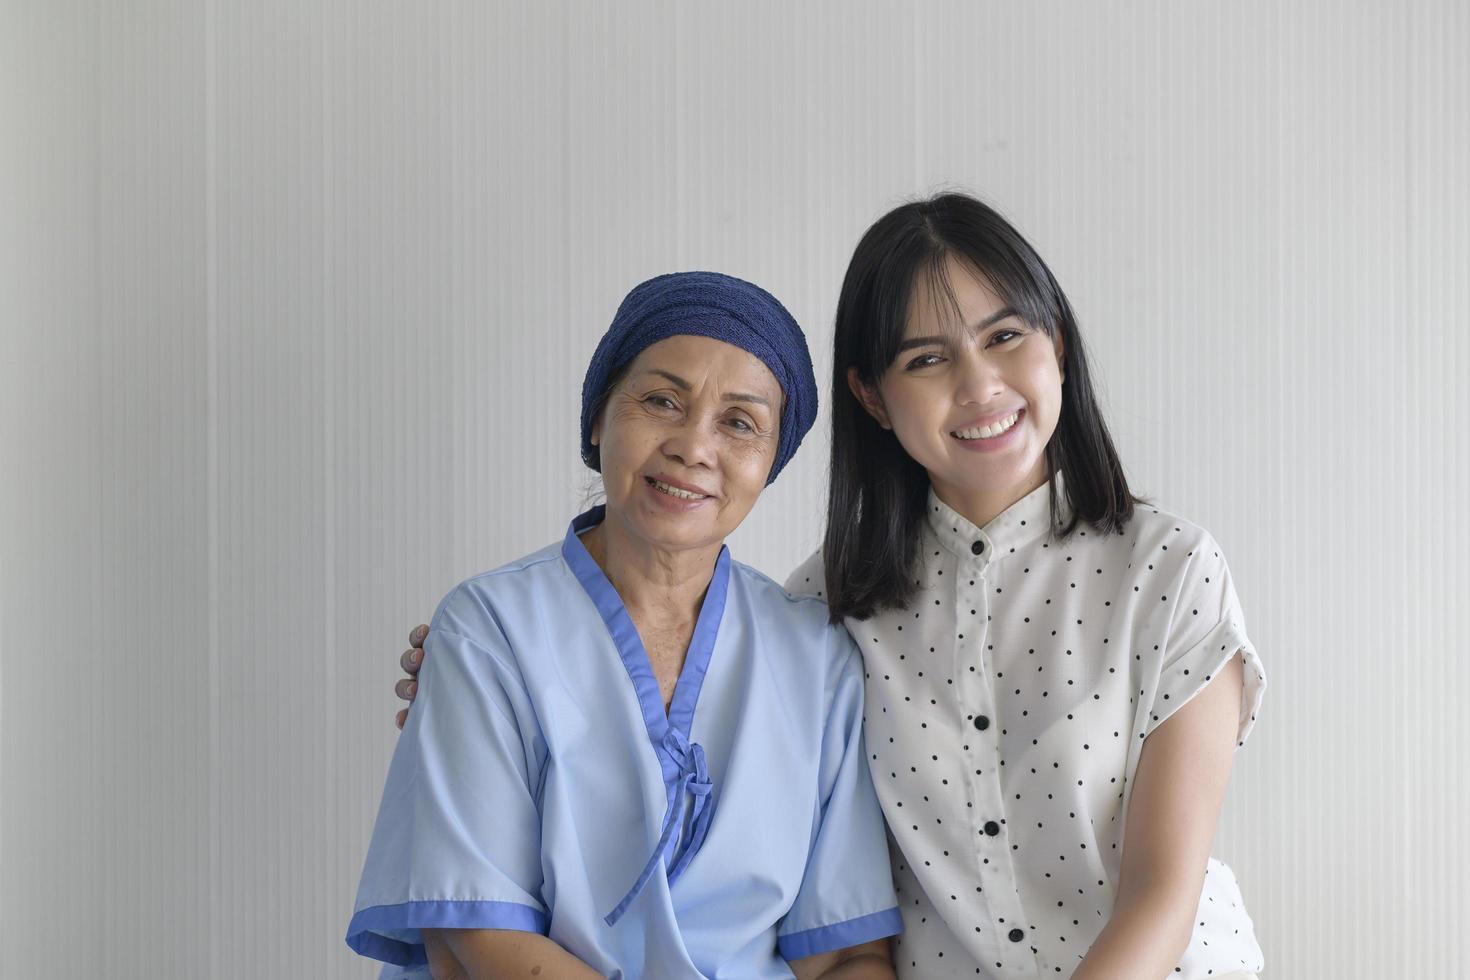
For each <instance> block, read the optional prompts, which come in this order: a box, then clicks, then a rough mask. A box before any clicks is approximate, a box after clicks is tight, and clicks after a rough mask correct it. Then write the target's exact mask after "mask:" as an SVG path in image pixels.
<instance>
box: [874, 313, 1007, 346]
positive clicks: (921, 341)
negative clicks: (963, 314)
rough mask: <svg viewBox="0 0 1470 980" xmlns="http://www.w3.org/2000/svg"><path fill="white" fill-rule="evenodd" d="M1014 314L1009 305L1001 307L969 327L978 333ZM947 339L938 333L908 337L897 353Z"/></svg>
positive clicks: (940, 342)
mask: <svg viewBox="0 0 1470 980" xmlns="http://www.w3.org/2000/svg"><path fill="white" fill-rule="evenodd" d="M1016 315H1017V314H1016V311H1015V310H1014V309H1012V308H1011V307H1009V306H1006V307H1002V308H1001V309H999V310H996V311H995V312H994V313H992V314H990V316H988V317H986V318H985V319H984V320H981V321H980V322H979V323H977V324H975V326H973V327H971V328H970V329H971V330H974V331H975V332H976V333H979V332H980V331H981V330H987V329H989V328H990V327H993V326H995V325H996V324H997V323H999V322H1000V321H1002V320H1006V319H1009V318H1011V317H1013V316H1016ZM948 339H949V338H948V337H942V336H939V335H938V334H930V335H929V336H927V337H910V338H908V339H907V340H905V341H903V342H902V343H900V344H899V345H898V353H900V354H902V353H903V352H904V351H906V350H913V349H914V348H915V347H928V346H930V345H931V344H933V345H938V344H943V343H944V342H945V341H946V340H948Z"/></svg>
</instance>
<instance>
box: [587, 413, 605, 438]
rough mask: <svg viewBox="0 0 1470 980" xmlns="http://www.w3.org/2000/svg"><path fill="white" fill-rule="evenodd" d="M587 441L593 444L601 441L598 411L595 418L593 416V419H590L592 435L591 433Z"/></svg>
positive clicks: (600, 422) (600, 420) (600, 421)
mask: <svg viewBox="0 0 1470 980" xmlns="http://www.w3.org/2000/svg"><path fill="white" fill-rule="evenodd" d="M589 441H590V442H591V443H592V445H594V446H597V445H600V444H601V443H602V413H601V412H598V413H597V418H595V419H593V420H592V435H591V437H590V439H589Z"/></svg>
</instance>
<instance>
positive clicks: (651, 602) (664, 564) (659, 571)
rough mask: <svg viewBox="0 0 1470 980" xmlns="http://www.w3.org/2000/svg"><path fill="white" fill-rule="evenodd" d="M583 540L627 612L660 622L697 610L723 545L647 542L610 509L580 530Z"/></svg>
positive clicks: (688, 616) (691, 614)
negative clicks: (686, 546)
mask: <svg viewBox="0 0 1470 980" xmlns="http://www.w3.org/2000/svg"><path fill="white" fill-rule="evenodd" d="M582 544H583V546H584V547H586V549H587V552H588V554H590V555H591V556H592V560H593V561H595V562H597V565H598V567H599V568H601V569H602V573H603V574H604V575H606V576H607V580H608V581H609V582H611V583H612V587H613V588H614V589H616V590H617V593H618V597H619V598H621V599H622V600H623V605H624V606H626V607H627V608H628V610H629V612H630V613H636V614H641V615H642V616H645V617H649V618H656V619H657V620H659V621H662V622H688V621H692V620H693V619H694V618H695V617H696V616H697V615H698V614H699V608H700V605H701V604H702V603H703V602H704V594H705V592H706V591H707V590H708V588H709V583H710V579H711V578H712V577H713V576H714V571H715V562H716V561H717V560H718V559H719V557H720V548H721V547H722V545H721V544H720V543H716V544H713V545H710V546H707V547H703V548H690V549H679V550H669V549H666V548H659V547H656V546H651V545H649V544H648V543H647V542H646V541H643V540H641V539H639V538H637V537H635V536H634V535H632V534H630V533H629V531H628V529H627V528H626V527H625V526H624V525H623V524H622V522H620V521H619V520H617V518H616V517H615V516H614V515H613V514H611V513H608V514H607V515H606V516H605V517H604V518H603V521H602V523H601V524H599V525H597V526H596V527H595V528H593V529H592V530H590V531H588V532H587V533H586V534H584V535H582ZM635 618H639V616H635Z"/></svg>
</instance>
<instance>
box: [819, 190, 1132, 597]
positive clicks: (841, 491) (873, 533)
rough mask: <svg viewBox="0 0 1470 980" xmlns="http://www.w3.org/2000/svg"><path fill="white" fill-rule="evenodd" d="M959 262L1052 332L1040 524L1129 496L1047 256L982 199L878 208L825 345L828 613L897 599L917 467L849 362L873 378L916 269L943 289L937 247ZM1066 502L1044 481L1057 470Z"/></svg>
mask: <svg viewBox="0 0 1470 980" xmlns="http://www.w3.org/2000/svg"><path fill="white" fill-rule="evenodd" d="M949 256H954V257H956V258H958V259H962V260H965V262H966V263H967V264H969V265H971V266H973V267H974V268H975V269H976V270H978V271H979V273H980V274H981V276H983V277H984V279H985V280H986V282H987V283H988V284H989V285H990V287H991V288H992V289H993V290H994V291H995V293H996V294H997V295H998V296H999V297H1000V298H1001V299H1002V300H1004V301H1005V302H1006V303H1007V304H1008V305H1009V306H1010V307H1011V308H1012V309H1014V310H1015V311H1016V313H1017V314H1019V315H1020V316H1021V318H1022V319H1024V320H1025V321H1026V322H1027V323H1029V324H1030V325H1031V326H1032V327H1034V328H1036V329H1039V330H1041V331H1043V332H1045V333H1046V335H1047V336H1049V337H1056V336H1058V335H1060V336H1061V338H1062V342H1063V362H1062V367H1063V375H1064V377H1065V378H1066V381H1065V383H1064V384H1063V385H1062V407H1061V412H1060V416H1059V418H1058V420H1057V427H1056V431H1055V433H1054V434H1053V435H1052V438H1051V441H1050V442H1049V443H1048V444H1047V447H1046V460H1047V468H1048V480H1049V482H1050V485H1051V489H1052V505H1051V506H1052V513H1051V523H1052V529H1051V530H1052V534H1053V535H1055V536H1056V537H1057V538H1059V539H1064V538H1066V537H1067V536H1069V535H1070V534H1071V533H1072V532H1073V531H1074V530H1076V528H1077V526H1078V524H1079V523H1086V524H1088V525H1090V526H1091V527H1094V528H1096V529H1098V530H1099V531H1104V532H1114V533H1121V532H1122V530H1123V528H1124V526H1125V525H1126V524H1127V522H1128V521H1129V520H1130V519H1131V518H1132V516H1133V505H1134V503H1135V502H1136V498H1135V497H1134V496H1133V494H1132V492H1131V491H1130V490H1129V489H1128V481H1127V480H1126V479H1125V478H1124V475H1123V466H1122V463H1121V462H1120V461H1119V459H1118V454H1117V451H1116V450H1115V449H1114V448H1113V440H1112V438H1111V437H1110V436H1109V435H1108V429H1107V425H1106V424H1105V423H1104V422H1103V417H1102V413H1101V411H1100V410H1099V408H1098V404H1097V399H1096V397H1095V396H1094V394H1093V390H1092V379H1091V376H1090V375H1089V373H1088V369H1087V354H1086V351H1085V350H1084V347H1083V343H1082V336H1081V334H1080V333H1079V332H1078V329H1077V320H1076V317H1075V316H1074V315H1073V313H1072V306H1071V304H1070V303H1068V302H1067V297H1066V295H1065V294H1064V293H1063V292H1062V287H1061V286H1059V285H1058V284H1057V281H1056V279H1055V277H1053V276H1052V274H1051V270H1050V269H1048V268H1047V267H1046V263H1045V262H1043V261H1042V260H1041V256H1039V255H1037V254H1036V250H1035V249H1034V248H1032V247H1031V245H1030V243H1028V242H1027V241H1026V239H1024V238H1022V237H1021V234H1020V233H1019V232H1018V231H1016V229H1015V228H1013V227H1011V225H1010V223H1009V222H1007V221H1006V220H1005V218H1003V217H1001V216H1000V214H998V213H997V212H996V211H995V210H994V209H993V208H990V207H988V206H986V205H985V204H983V203H981V202H980V201H977V200H975V199H974V198H973V197H969V196H966V195H964V194H954V193H950V194H941V195H939V196H937V197H933V198H929V199H928V200H923V201H916V202H913V203H910V204H905V205H903V206H901V207H898V208H895V209H894V210H892V211H890V212H888V213H887V214H885V215H884V216H883V217H881V218H879V219H878V221H877V222H876V223H875V224H874V225H873V226H872V227H871V228H869V229H868V231H867V233H866V234H864V235H863V237H862V240H861V241H860V242H858V246H857V250H856V251H855V252H854V253H853V256H852V262H851V263H849V265H848V267H847V276H846V278H845V279H844V280H843V283H842V295H841V296H840V298H839V299H838V301H837V331H836V341H835V347H834V353H833V359H832V461H831V475H830V486H829V493H828V498H827V532H826V537H825V539H824V543H823V560H824V564H825V572H826V577H827V601H828V604H829V606H830V608H831V613H832V621H833V622H838V621H840V620H842V619H843V618H845V617H851V618H854V619H859V620H861V619H867V618H868V617H869V616H871V615H873V614H874V613H876V612H879V611H881V610H884V609H901V608H904V607H906V606H907V605H908V604H909V602H910V600H911V599H912V598H913V596H914V594H915V592H916V591H917V590H918V567H919V545H920V533H921V530H922V524H921V522H922V521H923V520H924V508H925V506H926V502H927V499H928V492H929V476H928V474H927V473H926V472H925V471H924V468H923V467H922V466H920V465H919V464H918V463H917V462H915V461H914V459H913V458H912V457H910V456H909V454H908V453H906V452H905V451H904V449H903V447H902V446H901V445H899V442H898V438H897V437H896V436H895V435H894V434H893V432H891V431H890V430H887V429H884V428H883V427H882V426H880V425H878V423H877V422H875V421H874V420H873V418H872V416H870V415H869V414H868V413H867V412H866V411H865V410H864V409H863V407H862V405H861V404H860V403H859V402H858V400H857V399H856V398H854V397H853V395H852V393H851V391H850V390H849V388H848V383H847V374H848V369H849V368H856V369H857V374H858V377H859V378H861V379H862V380H863V381H864V382H865V383H867V384H870V385H876V384H877V383H878V380H879V379H880V378H881V377H882V376H883V374H884V373H885V372H886V371H887V370H888V366H889V365H890V364H892V363H893V359H894V358H895V357H897V356H898V345H899V343H900V342H901V341H902V339H903V333H904V326H905V323H906V322H907V319H908V314H909V302H910V297H911V296H912V294H913V291H914V289H915V287H916V284H918V283H920V282H921V280H922V281H923V282H925V283H927V284H928V285H930V286H931V287H936V288H938V289H940V290H942V291H943V292H944V293H947V294H949V296H950V298H951V299H952V298H953V290H952V287H951V286H950V284H949V282H948V280H947V279H946V274H945V269H946V262H945V259H946V258H947V257H949ZM1059 472H1060V473H1065V474H1066V480H1065V482H1064V491H1065V493H1066V495H1067V503H1069V504H1070V505H1071V510H1072V516H1071V517H1070V519H1066V518H1064V514H1065V511H1064V509H1063V504H1062V501H1061V500H1060V499H1059V496H1060V495H1059V494H1058V493H1057V489H1058V488H1057V480H1056V475H1057V473H1059Z"/></svg>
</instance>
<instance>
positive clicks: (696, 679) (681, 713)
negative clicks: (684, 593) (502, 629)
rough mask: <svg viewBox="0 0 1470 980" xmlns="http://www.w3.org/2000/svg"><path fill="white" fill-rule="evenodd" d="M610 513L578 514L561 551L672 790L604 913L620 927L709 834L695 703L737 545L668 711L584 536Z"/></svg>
mask: <svg viewBox="0 0 1470 980" xmlns="http://www.w3.org/2000/svg"><path fill="white" fill-rule="evenodd" d="M605 514H606V508H604V507H601V506H598V507H594V508H592V509H591V510H589V511H587V512H586V513H585V514H581V515H579V516H578V517H576V518H574V519H573V520H572V523H571V526H570V527H568V528H567V536H566V539H565V540H564V541H563V542H562V549H561V553H562V557H563V559H565V561H566V563H567V565H568V566H569V567H570V568H571V570H572V573H573V574H574V575H576V577H577V581H578V582H580V583H581V585H582V588H583V589H584V590H585V591H586V593H587V595H588V597H589V598H591V600H592V603H593V605H595V606H596V607H597V612H598V614H599V615H600V616H601V617H602V621H603V623H604V624H606V626H607V631H608V633H609V634H610V635H611V636H612V640H613V644H614V645H615V646H616V647H617V650H618V656H619V657H620V658H621V659H622V661H623V669H624V670H625V671H627V674H628V679H629V680H630V681H632V683H633V690H634V692H635V693H636V694H637V696H638V705H639V708H640V709H641V711H642V714H643V725H644V728H646V729H647V731H648V738H649V741H650V742H651V743H652V744H653V751H654V754H655V755H656V756H657V757H658V761H659V766H660V769H661V771H662V773H663V782H664V792H665V794H666V795H667V803H666V805H665V809H664V820H663V826H662V827H661V828H660V830H659V838H658V843H657V844H655V845H654V848H653V853H652V854H650V855H649V857H648V861H647V863H646V864H644V866H643V870H642V871H641V872H640V873H639V875H638V878H637V880H636V881H634V882H633V885H632V887H631V888H629V889H628V892H627V894H625V895H624V896H623V898H622V900H621V901H620V902H618V904H617V906H616V907H615V908H613V910H612V911H611V912H609V913H608V914H607V915H606V916H605V917H604V921H606V922H607V924H608V925H609V926H612V925H616V924H617V922H618V920H619V919H621V918H622V917H623V914H624V913H625V912H627V910H628V907H629V906H630V905H632V904H633V901H634V900H635V899H636V898H637V897H638V896H639V894H641V893H642V891H643V888H644V886H645V885H646V884H648V881H649V879H650V878H652V877H653V875H654V874H655V873H656V872H657V870H658V867H659V865H660V864H663V865H665V866H668V865H672V870H670V871H669V873H668V880H669V883H670V884H672V883H673V882H674V880H675V879H676V878H678V877H679V876H680V875H681V874H682V873H683V872H684V869H685V868H686V867H688V865H689V862H690V860H691V859H692V858H693V857H694V855H695V854H696V853H698V851H699V849H700V847H701V846H702V845H703V844H704V840H705V837H706V835H707V834H708V833H709V825H710V820H711V818H712V817H713V816H714V797H713V793H714V780H713V778H712V777H711V776H710V772H709V768H708V766H707V765H706V763H705V757H704V748H703V746H701V745H700V744H699V743H697V742H694V741H691V740H690V737H689V733H690V729H691V728H692V727H693V724H694V708H695V706H696V705H697V704H698V703H699V691H700V688H701V687H703V686H704V678H705V674H706V673H708V671H709V663H710V657H711V656H712V655H713V654H714V649H715V640H716V639H717V638H718V636H719V631H720V620H721V619H722V618H723V616H724V612H725V598H726V595H727V593H728V592H729V587H730V549H729V548H726V547H721V548H720V555H719V557H718V558H717V559H716V560H715V569H714V574H713V575H712V576H711V577H710V582H709V587H708V589H707V590H706V591H705V594H704V602H703V603H701V605H700V607H699V619H698V620H697V621H696V622H695V624H694V635H693V636H692V637H691V638H690V640H689V649H688V651H687V652H686V653H685V655H684V667H683V669H682V670H680V671H679V680H678V683H677V684H676V685H675V686H674V697H673V700H672V701H671V702H670V703H669V711H668V714H667V715H666V714H664V701H663V696H662V694H661V693H660V692H659V688H658V678H656V677H655V676H654V673H653V665H652V663H651V662H650V661H649V659H648V651H647V650H646V649H644V646H643V640H642V638H641V637H639V635H638V629H637V627H635V626H634V625H633V620H632V618H631V617H629V615H628V610H627V607H626V606H624V605H623V600H622V597H621V596H619V595H618V593H617V590H616V589H614V588H613V586H612V583H611V582H610V581H608V578H607V576H606V575H604V574H603V571H602V568H601V567H600V566H599V565H598V564H597V562H596V560H594V559H593V557H592V555H591V554H590V553H589V552H588V551H587V548H586V546H585V545H583V544H582V539H581V537H579V535H580V534H581V532H583V531H586V530H588V529H589V528H593V527H596V526H597V525H598V524H600V523H601V522H602V520H603V517H604V516H605ZM686 812H687V813H688V815H689V817H688V824H689V826H688V833H685V832H684V830H685V826H684V825H685V814H686Z"/></svg>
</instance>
